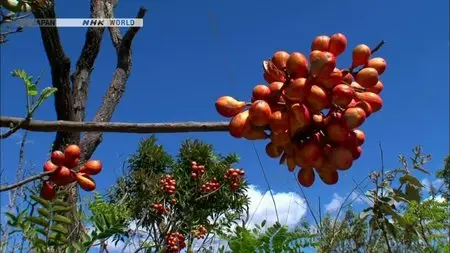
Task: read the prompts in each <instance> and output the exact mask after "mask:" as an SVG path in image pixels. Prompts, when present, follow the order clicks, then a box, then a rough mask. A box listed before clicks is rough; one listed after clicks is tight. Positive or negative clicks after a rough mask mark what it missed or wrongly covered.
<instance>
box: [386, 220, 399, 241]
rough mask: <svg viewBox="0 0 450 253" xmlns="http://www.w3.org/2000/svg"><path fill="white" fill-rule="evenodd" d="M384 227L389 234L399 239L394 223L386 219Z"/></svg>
mask: <svg viewBox="0 0 450 253" xmlns="http://www.w3.org/2000/svg"><path fill="white" fill-rule="evenodd" d="M384 225H385V226H386V228H387V230H388V231H389V233H390V234H391V235H392V236H393V237H394V238H395V239H397V232H396V229H395V227H394V225H393V224H392V223H390V222H389V221H388V220H387V219H384Z"/></svg>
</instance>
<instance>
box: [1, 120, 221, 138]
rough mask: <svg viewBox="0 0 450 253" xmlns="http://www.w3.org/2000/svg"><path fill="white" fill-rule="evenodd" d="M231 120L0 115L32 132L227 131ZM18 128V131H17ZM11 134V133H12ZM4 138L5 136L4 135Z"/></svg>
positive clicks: (3, 122) (3, 123)
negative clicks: (99, 119) (148, 120)
mask: <svg viewBox="0 0 450 253" xmlns="http://www.w3.org/2000/svg"><path fill="white" fill-rule="evenodd" d="M228 125H229V122H227V121H222V122H195V121H187V122H167V123H125V122H92V121H91V122H89V121H85V122H76V121H63V120H58V121H44V120H26V119H25V118H17V117H5V116H0V127H9V128H17V130H18V129H26V130H29V131H32V132H57V131H63V132H109V133H183V132H226V131H228ZM17 130H16V131H17ZM10 135H11V134H10ZM2 138H3V137H2Z"/></svg>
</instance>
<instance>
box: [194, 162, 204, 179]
mask: <svg viewBox="0 0 450 253" xmlns="http://www.w3.org/2000/svg"><path fill="white" fill-rule="evenodd" d="M191 171H192V173H191V177H192V179H194V180H195V179H197V176H201V175H203V174H204V173H205V165H198V164H197V162H196V161H193V162H192V167H191Z"/></svg>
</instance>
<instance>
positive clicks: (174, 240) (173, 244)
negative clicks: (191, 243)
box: [167, 232, 186, 252]
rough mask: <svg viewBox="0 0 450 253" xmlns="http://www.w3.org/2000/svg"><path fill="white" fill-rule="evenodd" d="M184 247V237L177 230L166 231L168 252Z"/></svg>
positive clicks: (177, 250)
mask: <svg viewBox="0 0 450 253" xmlns="http://www.w3.org/2000/svg"><path fill="white" fill-rule="evenodd" d="M185 247H186V243H185V238H184V236H183V235H182V234H181V233H179V232H174V233H168V235H167V248H168V249H169V252H180V251H181V250H182V249H184V248H185Z"/></svg>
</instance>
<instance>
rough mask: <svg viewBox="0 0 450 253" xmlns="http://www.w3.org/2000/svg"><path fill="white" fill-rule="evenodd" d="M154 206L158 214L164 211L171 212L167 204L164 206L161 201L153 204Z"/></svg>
mask: <svg viewBox="0 0 450 253" xmlns="http://www.w3.org/2000/svg"><path fill="white" fill-rule="evenodd" d="M152 208H153V210H155V212H156V213H158V214H162V213H166V214H167V213H168V212H169V210H168V209H167V208H166V207H165V206H163V205H162V204H159V203H158V204H153V205H152Z"/></svg>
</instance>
